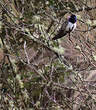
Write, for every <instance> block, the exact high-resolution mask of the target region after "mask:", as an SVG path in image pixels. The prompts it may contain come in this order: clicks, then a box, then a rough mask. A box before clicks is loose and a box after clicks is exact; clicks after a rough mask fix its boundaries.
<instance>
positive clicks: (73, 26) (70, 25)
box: [66, 22, 76, 31]
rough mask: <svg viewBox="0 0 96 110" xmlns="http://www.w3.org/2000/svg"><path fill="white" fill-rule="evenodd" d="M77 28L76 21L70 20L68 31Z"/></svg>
mask: <svg viewBox="0 0 96 110" xmlns="http://www.w3.org/2000/svg"><path fill="white" fill-rule="evenodd" d="M75 28H76V23H74V24H73V23H71V22H69V23H68V25H67V27H66V31H70V30H71V31H73V30H74V29H75Z"/></svg>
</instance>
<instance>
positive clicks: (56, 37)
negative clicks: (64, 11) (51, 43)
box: [52, 33, 67, 40]
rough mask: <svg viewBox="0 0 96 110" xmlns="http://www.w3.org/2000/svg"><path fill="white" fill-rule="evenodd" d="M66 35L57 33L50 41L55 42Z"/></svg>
mask: <svg viewBox="0 0 96 110" xmlns="http://www.w3.org/2000/svg"><path fill="white" fill-rule="evenodd" d="M66 34H67V33H59V34H57V35H55V37H53V38H52V40H57V39H59V38H61V37H63V36H65V35H66Z"/></svg>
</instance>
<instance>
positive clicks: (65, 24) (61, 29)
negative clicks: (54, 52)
mask: <svg viewBox="0 0 96 110" xmlns="http://www.w3.org/2000/svg"><path fill="white" fill-rule="evenodd" d="M67 25H68V21H65V22H64V23H63V24H62V26H61V28H60V29H59V32H58V33H57V34H56V35H55V37H53V38H52V40H56V39H59V38H61V37H63V36H65V35H66V34H67V31H66V26H67Z"/></svg>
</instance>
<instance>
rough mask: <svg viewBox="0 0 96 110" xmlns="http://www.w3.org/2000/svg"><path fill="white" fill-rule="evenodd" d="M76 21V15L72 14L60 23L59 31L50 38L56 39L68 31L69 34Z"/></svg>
mask: <svg viewBox="0 0 96 110" xmlns="http://www.w3.org/2000/svg"><path fill="white" fill-rule="evenodd" d="M76 21H77V17H76V15H74V14H72V15H71V16H70V17H69V19H68V20H67V21H65V22H64V23H63V24H62V26H61V28H60V30H59V32H58V33H57V35H55V37H53V38H52V40H57V39H59V38H61V37H63V36H65V35H66V34H68V33H69V36H70V32H72V31H74V29H75V28H76Z"/></svg>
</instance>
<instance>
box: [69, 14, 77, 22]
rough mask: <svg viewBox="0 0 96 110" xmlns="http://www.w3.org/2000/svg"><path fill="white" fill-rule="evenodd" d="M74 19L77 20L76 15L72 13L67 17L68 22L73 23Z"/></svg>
mask: <svg viewBox="0 0 96 110" xmlns="http://www.w3.org/2000/svg"><path fill="white" fill-rule="evenodd" d="M76 21H77V17H76V15H74V14H72V15H71V16H70V18H69V22H71V23H75V22H76Z"/></svg>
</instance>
